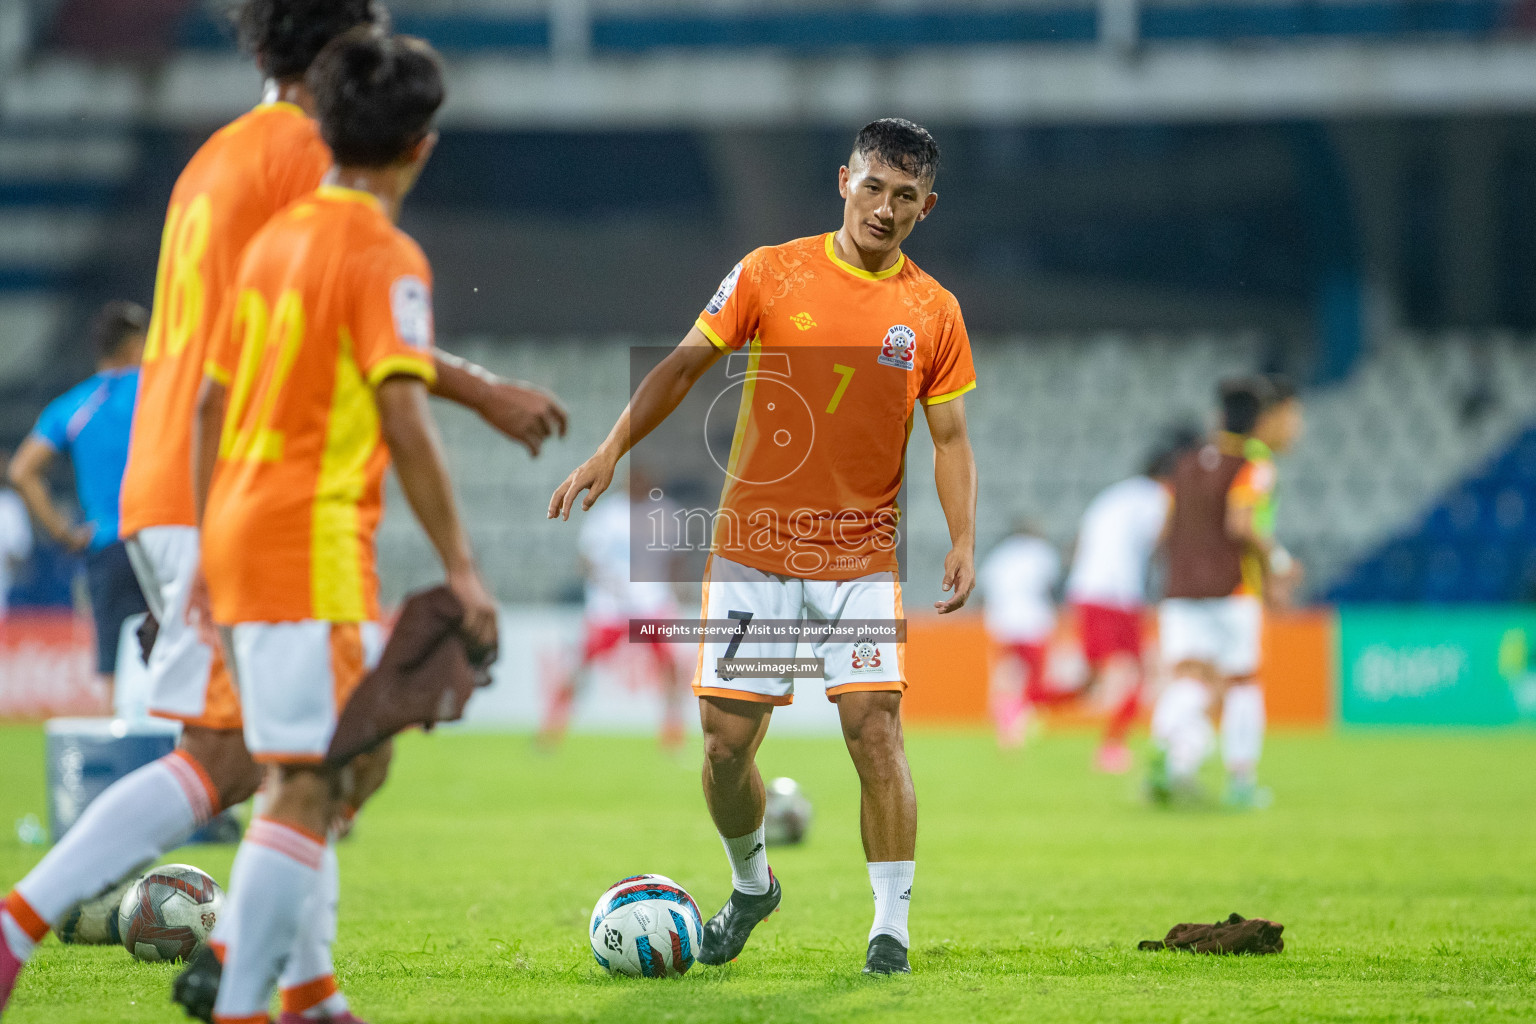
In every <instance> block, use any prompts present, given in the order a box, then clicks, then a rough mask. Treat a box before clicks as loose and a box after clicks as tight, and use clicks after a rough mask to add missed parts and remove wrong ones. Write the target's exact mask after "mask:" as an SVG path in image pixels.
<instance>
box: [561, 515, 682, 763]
mask: <svg viewBox="0 0 1536 1024" xmlns="http://www.w3.org/2000/svg"><path fill="white" fill-rule="evenodd" d="M632 508H633V506H632V505H631V503H630V500H629V496H628V495H627V494H625V493H624V492H623V490H621V489H617V488H616V489H614V490H613V491H611V492H609V493H608V494H607V495H605V496H604V497H603V500H602V501H600V502H598V503H597V504H596V505H595V506H594V507H593V508H592V511H591V512H589V513H588V514H587V517H586V519H585V520H584V521H583V522H582V525H581V533H580V536H579V537H578V540H577V545H578V548H579V550H580V552H581V567H582V574H583V575H584V576H585V577H586V586H585V588H584V594H583V597H584V600H585V605H586V607H585V614H584V617H583V622H582V639H581V654H580V660H579V661H578V662H577V664H576V665H575V666H573V667H572V668H571V669H570V671H569V672H568V673H566V674H565V676H564V677H563V678H562V679H561V680H560V683H559V685H558V686H557V687H556V688H555V693H554V696H553V698H552V700H551V701H550V705H549V711H548V714H547V717H546V719H545V721H544V725H543V727H542V728H541V729H540V730H539V741H540V744H541V745H543V746H554V745H555V744H557V743H559V742H560V740H561V738H562V737H563V736H564V735H565V730H566V726H567V725H568V724H569V722H570V717H571V711H572V709H573V708H574V706H575V704H576V701H577V700H579V699H580V697H581V692H582V690H583V689H584V684H585V682H586V680H587V679H588V678H589V677H590V671H589V670H590V669H591V667H592V665H593V664H594V663H595V662H598V661H600V660H603V659H611V658H613V657H614V656H615V655H620V654H622V653H623V652H625V651H626V650H628V645H629V644H630V638H629V623H630V620H631V619H670V618H675V617H676V616H677V613H678V604H677V598H676V596H675V595H674V593H673V591H672V585H671V584H670V583H666V582H662V581H663V580H667V579H672V578H675V577H674V576H672V575H669V574H668V567H667V566H666V565H657V566H655V567H654V568H655V570H656V571H654V572H652V571H647V566H646V565H645V564H644V557H643V556H645V555H646V554H647V552H645V551H642V552H641V553H640V554H641V556H642V558H641V560H640V562H639V563H638V564H636V563H634V562H632V561H631V557H630V531H631V526H630V523H631V509H632ZM637 577H638V578H637ZM635 648H636V650H635V652H634V653H637V654H639V655H640V656H642V657H644V658H646V659H648V660H649V661H650V663H651V666H652V668H653V670H654V671H655V674H656V682H657V684H658V689H659V692H660V696H661V700H662V722H661V743H662V746H663V747H665V748H667V749H668V750H675V749H677V748H678V747H680V746H682V742H683V708H684V703H685V698H686V697H687V695H688V692H689V691H688V687H687V685H686V683H687V680H685V679H684V678H683V673H682V667H681V665H680V664H679V660H678V656H679V652H686V654H687V656H688V661H689V663H690V666H691V664H692V661H693V650H692V648H691V646H689V645H679V644H671V643H666V642H664V641H661V640H648V641H643V642H641V643H638V644H636V645H635Z"/></svg>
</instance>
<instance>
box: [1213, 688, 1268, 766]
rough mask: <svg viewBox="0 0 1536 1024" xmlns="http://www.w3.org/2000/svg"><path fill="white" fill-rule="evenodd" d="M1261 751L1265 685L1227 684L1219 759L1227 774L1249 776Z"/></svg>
mask: <svg viewBox="0 0 1536 1024" xmlns="http://www.w3.org/2000/svg"><path fill="white" fill-rule="evenodd" d="M1263 752H1264V688H1263V687H1262V686H1260V685H1259V684H1258V683H1243V684H1241V685H1238V686H1229V687H1227V694H1226V697H1225V698H1224V699H1223V700H1222V702H1221V760H1222V763H1223V764H1225V765H1226V766H1227V774H1228V775H1231V776H1232V777H1234V778H1238V779H1246V780H1252V779H1253V777H1254V775H1255V773H1256V772H1257V771H1258V767H1259V756H1260V755H1261V754H1262V753H1263Z"/></svg>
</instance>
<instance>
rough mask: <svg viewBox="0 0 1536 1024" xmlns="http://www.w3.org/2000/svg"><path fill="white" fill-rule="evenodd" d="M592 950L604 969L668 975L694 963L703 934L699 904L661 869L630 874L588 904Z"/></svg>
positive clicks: (643, 975) (634, 974) (648, 975)
mask: <svg viewBox="0 0 1536 1024" xmlns="http://www.w3.org/2000/svg"><path fill="white" fill-rule="evenodd" d="M587 934H588V935H589V936H590V937H591V940H592V955H593V956H595V957H597V962H598V963H599V964H601V965H602V966H603V969H604V970H605V971H607V972H608V973H609V974H626V975H629V976H630V977H632V978H670V977H674V976H676V975H679V974H682V973H684V972H685V971H687V970H688V968H690V967H692V966H693V960H694V957H696V956H697V955H698V952H699V943H700V942H702V941H703V937H704V921H703V919H702V918H701V917H699V906H698V904H696V903H694V902H693V897H692V896H689V895H688V893H687V891H686V890H684V889H683V887H682V886H680V885H678V884H677V883H676V882H674V881H672V879H670V878H668V877H667V876H666V875H635V876H634V877H632V878H626V879H624V880H623V881H622V882H619V883H618V884H617V885H614V886H613V887H612V888H610V889H609V890H608V891H607V892H605V893H603V895H602V896H601V897H600V898H599V899H598V901H597V906H595V907H593V908H592V920H591V923H590V927H589V928H588V929H587Z"/></svg>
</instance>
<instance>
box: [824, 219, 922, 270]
mask: <svg viewBox="0 0 1536 1024" xmlns="http://www.w3.org/2000/svg"><path fill="white" fill-rule="evenodd" d="M834 234H836V232H834V231H828V232H827V238H826V246H825V248H826V250H827V259H829V260H831V261H832V263H833V264H834V265H835V266H837V267H839V268H840V269H842V270H845V271H847V272H848V273H850V274H852V275H853V276H854V277H858V278H863V279H864V280H865V281H884V280H885V279H886V278H888V277H895V276H896V275H897V274H899V273H901V271H902V268H903V267H905V266H906V265H907V254H906V253H902V254H901V255H900V256H898V257H897V258H896V262H895V263H894V264H892V265H891V266H889V267H886V268H885V269H884V270H879V271H870V270H865V269H864V268H863V267H856V266H854V265H853V264H852V263H849V262H848V261H847V260H845V259H842V258H840V257H839V256H838V255H837V247H836V246H835V245H833V244H832V236H833V235H834Z"/></svg>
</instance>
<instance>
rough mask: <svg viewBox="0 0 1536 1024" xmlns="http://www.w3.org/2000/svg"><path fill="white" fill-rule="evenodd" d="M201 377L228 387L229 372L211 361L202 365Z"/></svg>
mask: <svg viewBox="0 0 1536 1024" xmlns="http://www.w3.org/2000/svg"><path fill="white" fill-rule="evenodd" d="M203 376H204V377H210V378H212V379H213V380H214V381H216V382H218V383H219V384H221V385H223V386H224V387H226V388H227V387H229V371H228V370H226V369H224V367H222V366H220V365H219V364H218V363H216V362H214V361H213V360H212V359H209V360H208V361H207V362H205V363H203Z"/></svg>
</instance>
